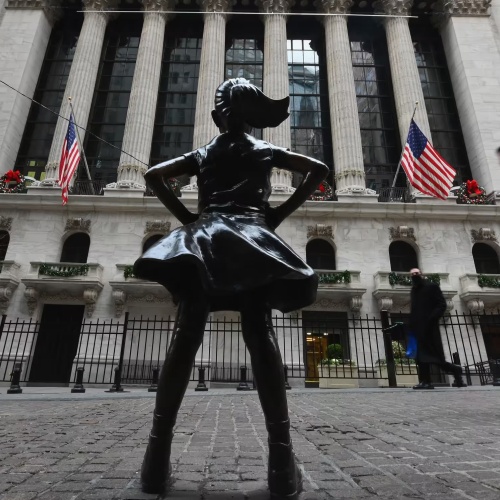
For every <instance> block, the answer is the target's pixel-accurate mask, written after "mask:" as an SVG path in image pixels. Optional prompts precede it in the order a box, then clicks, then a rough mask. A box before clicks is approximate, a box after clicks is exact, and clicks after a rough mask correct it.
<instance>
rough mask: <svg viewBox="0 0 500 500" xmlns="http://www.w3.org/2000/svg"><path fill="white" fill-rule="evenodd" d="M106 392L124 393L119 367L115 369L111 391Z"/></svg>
mask: <svg viewBox="0 0 500 500" xmlns="http://www.w3.org/2000/svg"><path fill="white" fill-rule="evenodd" d="M105 392H123V387H122V374H121V371H120V368H119V367H118V366H117V367H116V368H115V381H114V384H113V385H112V386H111V389H109V391H105Z"/></svg>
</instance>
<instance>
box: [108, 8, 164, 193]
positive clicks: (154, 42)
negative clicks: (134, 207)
mask: <svg viewBox="0 0 500 500" xmlns="http://www.w3.org/2000/svg"><path fill="white" fill-rule="evenodd" d="M142 4H143V6H144V11H145V12H144V25H143V27H142V33H141V41H140V44H139V52H138V54H137V62H136V65H135V71H134V79H133V82H132V89H131V92H130V101H129V107H128V111H127V120H126V123H125V132H124V135H123V144H122V149H123V151H124V152H122V154H121V156H120V165H119V166H118V180H117V183H116V187H118V188H122V187H125V188H130V187H132V188H140V189H144V188H145V182H144V174H145V173H146V171H147V166H146V165H147V164H148V163H149V156H150V153H151V143H152V140H153V129H154V121H155V114H156V103H157V100H158V87H159V84H160V72H161V58H162V53H163V40H164V37H165V23H166V20H167V14H165V13H162V12H161V11H162V10H163V11H168V10H173V3H172V2H171V1H170V0H142ZM150 11H154V12H150ZM125 151H126V152H127V153H128V154H126V153H125ZM130 155H131V156H133V157H134V158H132V157H131V156H130Z"/></svg>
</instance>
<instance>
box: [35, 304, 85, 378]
mask: <svg viewBox="0 0 500 500" xmlns="http://www.w3.org/2000/svg"><path fill="white" fill-rule="evenodd" d="M84 310H85V306H62V305H54V304H47V305H45V306H44V308H43V314H42V320H41V321H40V331H39V333H38V337H37V340H36V346H35V354H34V356H33V363H32V365H31V370H30V377H29V382H37V383H40V382H43V383H51V384H69V383H70V378H71V367H72V365H73V359H74V357H75V355H76V351H77V349H78V339H79V337H80V328H81V325H82V319H83V312H84Z"/></svg>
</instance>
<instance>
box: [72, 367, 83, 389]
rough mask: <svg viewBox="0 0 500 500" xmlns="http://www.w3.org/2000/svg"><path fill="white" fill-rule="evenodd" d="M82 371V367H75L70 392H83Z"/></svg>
mask: <svg viewBox="0 0 500 500" xmlns="http://www.w3.org/2000/svg"><path fill="white" fill-rule="evenodd" d="M83 372H84V368H82V367H80V368H77V369H76V382H75V385H74V387H73V389H71V393H72V394H73V393H75V392H76V393H83V392H85V387H83Z"/></svg>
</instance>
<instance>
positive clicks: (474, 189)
mask: <svg viewBox="0 0 500 500" xmlns="http://www.w3.org/2000/svg"><path fill="white" fill-rule="evenodd" d="M466 184H467V192H468V193H469V194H476V195H477V194H481V193H482V191H481V189H480V188H479V185H478V183H477V181H475V180H474V179H472V180H471V181H467V183H466Z"/></svg>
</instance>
